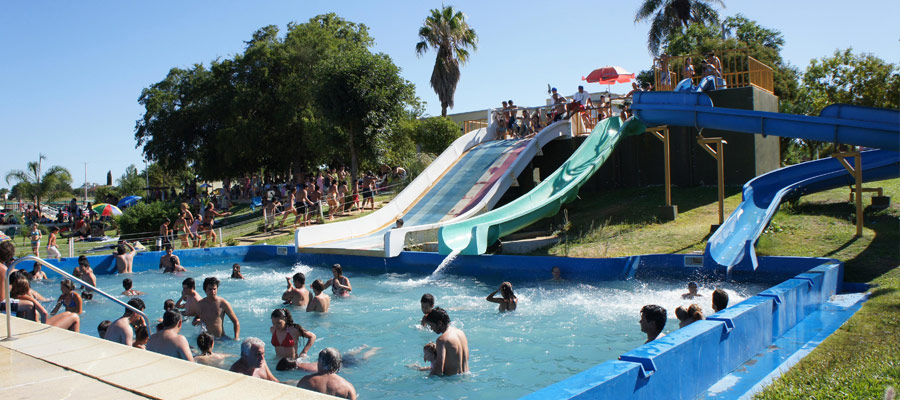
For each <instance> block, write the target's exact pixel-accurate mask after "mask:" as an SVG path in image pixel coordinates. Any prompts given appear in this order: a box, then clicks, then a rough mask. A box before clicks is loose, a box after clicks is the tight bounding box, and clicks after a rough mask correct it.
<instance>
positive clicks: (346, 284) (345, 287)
mask: <svg viewBox="0 0 900 400" xmlns="http://www.w3.org/2000/svg"><path fill="white" fill-rule="evenodd" d="M331 273H332V274H334V278H331V279H329V280H328V282H325V289H328V287H329V286H331V293H333V294H334V295H335V296H341V297H347V296H349V295H350V291H351V290H353V286H350V279H349V278H347V277H346V276H344V270H343V268H341V264H334V265H332V266H331Z"/></svg>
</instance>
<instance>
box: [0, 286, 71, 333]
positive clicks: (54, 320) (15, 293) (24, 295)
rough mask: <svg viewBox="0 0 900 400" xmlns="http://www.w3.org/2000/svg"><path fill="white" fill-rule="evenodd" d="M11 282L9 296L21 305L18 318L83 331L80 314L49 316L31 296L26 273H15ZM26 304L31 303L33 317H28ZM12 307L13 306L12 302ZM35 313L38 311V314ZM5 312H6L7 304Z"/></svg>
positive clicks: (17, 310)
mask: <svg viewBox="0 0 900 400" xmlns="http://www.w3.org/2000/svg"><path fill="white" fill-rule="evenodd" d="M9 281H10V282H11V285H10V290H9V296H10V298H11V299H14V300H18V303H19V304H18V307H17V309H16V310H15V312H16V316H17V317H23V318H26V319H31V320H33V321H36V322H44V321H46V322H45V323H46V324H47V325H52V326H55V327H58V328H63V329H68V330H70V331H72V332H78V331H79V330H80V329H81V318H80V317H79V316H78V314H75V313H72V312H68V311H66V312H63V313H59V314H57V315H54V316H48V315H47V310H46V309H45V308H44V306H42V305H41V303H40V302H39V301H37V299H35V298H34V297H32V296H31V294H30V293H31V285H30V284H29V283H28V276H27V275H26V274H25V273H24V272H22V271H14V272H13V273H12V274H11V275H10V276H9ZM26 302H27V303H31V305H32V307H33V309H31V310H30V311H31V312H30V313H28V314H32V315H26V313H25V310H24V309H23V307H22V305H23V303H26ZM10 305H12V301H10ZM11 311H12V310H11ZM34 311H37V313H35V312H34ZM3 312H6V305H5V304H4V307H3ZM38 317H40V319H38Z"/></svg>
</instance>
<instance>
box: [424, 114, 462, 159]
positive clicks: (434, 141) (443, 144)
mask: <svg viewBox="0 0 900 400" xmlns="http://www.w3.org/2000/svg"><path fill="white" fill-rule="evenodd" d="M417 122H418V124H417V127H416V131H415V136H414V139H415V141H416V143H418V144H419V145H420V146H421V148H422V151H424V152H426V153H431V154H441V152H443V151H444V150H446V149H447V147H449V146H450V144H451V143H453V141H454V140H456V138H458V137H459V136H460V135H461V134H462V130H461V129H460V128H459V125H457V124H456V123H455V122H453V120H451V119H450V118H447V117H433V118H425V119H421V120H419V121H417Z"/></svg>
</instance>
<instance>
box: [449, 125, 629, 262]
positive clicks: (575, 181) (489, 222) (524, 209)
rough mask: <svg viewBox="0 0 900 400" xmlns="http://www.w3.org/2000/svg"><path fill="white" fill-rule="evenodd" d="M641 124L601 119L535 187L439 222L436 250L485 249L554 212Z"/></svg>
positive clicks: (467, 251)
mask: <svg viewBox="0 0 900 400" xmlns="http://www.w3.org/2000/svg"><path fill="white" fill-rule="evenodd" d="M645 129H646V127H645V126H644V125H643V124H642V123H641V122H640V121H638V120H637V119H634V118H632V119H629V120H628V121H627V122H625V124H624V125H621V126H620V122H619V118H618V117H615V118H607V119H605V120H603V121H600V123H598V124H597V126H596V127H595V128H594V130H593V131H592V132H591V134H590V136H588V138H587V139H585V141H584V143H582V144H581V146H579V147H578V149H577V150H575V152H574V153H572V156H571V157H569V159H568V160H566V162H565V163H563V165H562V166H560V167H559V168H558V169H557V170H556V171H554V172H553V174H552V175H550V176H549V177H547V179H545V180H544V181H543V182H541V183H540V184H538V185H537V186H535V187H534V189H532V190H531V191H529V192H528V193H526V194H525V195H523V196H522V197H519V198H517V199H515V200H513V201H512V202H510V203H508V204H506V205H504V206H503V207H499V208H496V209H494V210H491V211H489V212H487V213H484V214H481V215H479V216H477V217H473V218H469V219H467V220H464V221H460V222H457V223H454V224H450V225H445V226H443V227H441V229H440V231H439V232H438V251H439V252H440V253H441V254H450V253H451V252H454V251H458V252H459V254H468V255H477V254H484V253H485V251H486V250H487V247H488V246H489V245H491V244H493V243H494V242H496V241H497V239H499V238H501V237H503V236H506V235H508V234H510V233H513V232H516V231H518V230H520V229H522V228H524V227H526V226H528V225H531V224H533V223H535V222H537V221H539V220H540V219H541V218H545V217H548V216H551V215H555V214H556V213H557V212H559V208H560V206H562V205H563V203H567V202H570V201H572V200H574V199H575V196H576V195H577V194H578V189H580V188H581V186H582V185H584V183H585V182H587V180H588V179H589V178H590V177H591V175H593V174H594V172H596V171H597V170H598V169H599V168H600V166H601V165H603V163H604V162H605V161H606V160H607V159H608V158H609V155H610V154H612V151H613V149H615V147H616V145H618V144H619V142H620V141H621V140H622V139H623V138H625V137H628V136H633V135H639V134H641V133H644V130H645Z"/></svg>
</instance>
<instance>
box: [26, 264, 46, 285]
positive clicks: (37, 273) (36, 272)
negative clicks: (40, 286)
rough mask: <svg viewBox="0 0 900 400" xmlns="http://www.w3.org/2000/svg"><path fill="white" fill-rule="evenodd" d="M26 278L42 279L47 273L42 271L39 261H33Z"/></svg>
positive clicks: (44, 278)
mask: <svg viewBox="0 0 900 400" xmlns="http://www.w3.org/2000/svg"><path fill="white" fill-rule="evenodd" d="M28 279H31V280H33V281H43V280H46V279H47V274H46V273H44V271H41V263H39V262H35V263H34V265H33V266H32V267H31V272H29V273H28Z"/></svg>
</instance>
